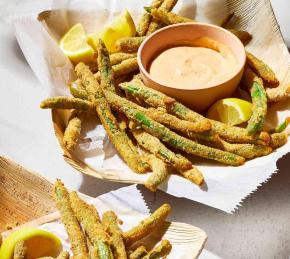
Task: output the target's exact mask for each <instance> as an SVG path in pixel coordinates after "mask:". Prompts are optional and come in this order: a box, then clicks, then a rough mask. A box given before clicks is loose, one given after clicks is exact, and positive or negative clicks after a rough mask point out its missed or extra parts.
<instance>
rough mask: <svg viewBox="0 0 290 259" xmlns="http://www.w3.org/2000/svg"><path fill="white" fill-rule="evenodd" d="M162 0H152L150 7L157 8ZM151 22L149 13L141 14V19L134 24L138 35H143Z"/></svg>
mask: <svg viewBox="0 0 290 259" xmlns="http://www.w3.org/2000/svg"><path fill="white" fill-rule="evenodd" d="M163 1H164V0H153V1H152V3H151V7H152V8H158V7H160V6H161V4H162V3H163ZM150 22H151V15H150V14H148V13H147V12H144V13H143V15H142V18H141V20H140V21H139V23H138V24H137V26H136V31H137V34H138V36H145V35H146V33H147V31H148V28H149V25H150Z"/></svg>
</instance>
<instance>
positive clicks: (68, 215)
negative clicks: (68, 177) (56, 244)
mask: <svg viewBox="0 0 290 259" xmlns="http://www.w3.org/2000/svg"><path fill="white" fill-rule="evenodd" d="M53 197H54V200H55V203H56V207H57V208H58V210H59V212H60V214H61V221H62V223H63V224H64V226H65V229H66V232H67V234H68V237H69V240H70V243H71V250H72V253H73V256H74V258H75V259H87V258H88V256H89V255H88V248H87V244H86V237H85V234H84V233H83V231H82V229H81V226H80V224H79V222H78V220H77V218H76V216H75V215H74V212H73V210H72V208H71V206H70V201H69V193H68V191H67V189H66V188H65V187H64V185H63V183H62V182H61V181H60V180H57V181H56V183H55V185H54V192H53Z"/></svg>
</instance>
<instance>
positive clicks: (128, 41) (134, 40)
mask: <svg viewBox="0 0 290 259" xmlns="http://www.w3.org/2000/svg"><path fill="white" fill-rule="evenodd" d="M144 40H145V36H142V37H124V38H121V39H118V40H117V41H116V48H117V50H118V51H123V52H126V53H128V52H129V53H131V52H136V51H137V50H138V48H139V47H140V45H141V44H142V42H143V41H144Z"/></svg>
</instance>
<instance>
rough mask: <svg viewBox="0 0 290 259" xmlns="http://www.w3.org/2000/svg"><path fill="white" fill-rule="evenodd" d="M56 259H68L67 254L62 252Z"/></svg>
mask: <svg viewBox="0 0 290 259" xmlns="http://www.w3.org/2000/svg"><path fill="white" fill-rule="evenodd" d="M56 259H69V252H67V251H62V252H61V253H60V254H59V256H58V257H57V258H56Z"/></svg>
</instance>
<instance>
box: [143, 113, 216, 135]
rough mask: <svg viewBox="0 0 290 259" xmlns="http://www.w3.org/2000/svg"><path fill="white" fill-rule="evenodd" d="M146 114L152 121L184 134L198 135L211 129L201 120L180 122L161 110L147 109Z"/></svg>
mask: <svg viewBox="0 0 290 259" xmlns="http://www.w3.org/2000/svg"><path fill="white" fill-rule="evenodd" d="M146 113H147V114H148V116H149V117H151V118H152V119H153V120H155V121H157V122H159V123H161V124H163V125H165V126H167V127H168V128H170V129H173V130H177V131H180V132H184V133H188V132H195V133H200V132H204V131H208V130H210V129H211V123H210V122H209V121H208V120H202V121H198V122H192V121H188V120H182V119H179V118H177V117H175V116H174V115H171V114H168V113H167V112H166V111H164V110H163V109H154V108H149V109H148V111H147V112H146Z"/></svg>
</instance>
